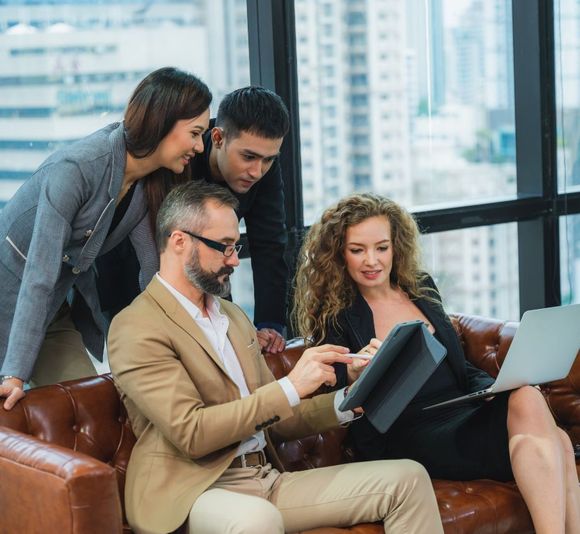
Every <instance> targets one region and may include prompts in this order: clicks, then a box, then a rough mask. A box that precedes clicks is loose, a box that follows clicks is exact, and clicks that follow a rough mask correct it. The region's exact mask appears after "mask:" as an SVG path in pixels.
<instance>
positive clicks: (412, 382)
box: [339, 321, 447, 433]
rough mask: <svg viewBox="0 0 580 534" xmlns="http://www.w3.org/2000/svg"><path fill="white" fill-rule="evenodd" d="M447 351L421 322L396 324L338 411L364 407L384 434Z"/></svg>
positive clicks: (370, 419)
mask: <svg viewBox="0 0 580 534" xmlns="http://www.w3.org/2000/svg"><path fill="white" fill-rule="evenodd" d="M446 354H447V350H446V349H445V347H444V346H443V345H442V344H441V343H439V341H437V340H436V339H435V338H434V337H433V336H432V335H431V333H430V332H429V330H428V329H427V326H426V325H425V324H424V323H423V322H422V321H409V322H406V323H399V324H397V325H396V326H395V327H394V328H393V329H392V330H391V332H390V334H389V336H388V337H387V339H385V340H384V341H383V343H382V344H381V346H380V347H379V349H378V351H377V353H376V354H375V356H374V357H373V359H372V360H371V363H370V364H369V365H368V366H367V367H366V369H365V370H364V371H363V372H362V373H361V375H360V377H359V378H358V380H357V381H356V382H355V383H354V384H353V385H352V386H351V387H350V389H349V392H348V395H347V396H346V398H345V399H344V400H343V401H342V403H341V404H340V406H339V410H341V411H346V410H352V409H353V408H357V407H359V406H362V408H363V409H364V411H365V415H366V417H367V418H368V420H369V421H370V422H371V423H372V425H373V426H374V427H375V428H376V429H377V430H378V431H379V432H381V433H385V432H386V431H387V430H388V429H389V427H390V426H391V425H392V424H393V423H394V422H395V420H396V419H397V417H399V415H400V414H401V412H402V411H403V410H404V409H405V407H406V406H407V405H408V404H409V402H410V401H411V400H412V399H413V397H414V396H415V395H416V394H417V393H418V392H419V390H420V389H421V387H422V386H423V384H425V382H426V381H427V379H428V378H429V377H430V376H431V375H432V374H433V372H434V371H435V369H437V366H438V365H439V364H440V363H441V361H442V360H443V358H444V357H445V355H446Z"/></svg>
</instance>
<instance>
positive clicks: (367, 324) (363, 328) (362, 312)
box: [345, 291, 376, 352]
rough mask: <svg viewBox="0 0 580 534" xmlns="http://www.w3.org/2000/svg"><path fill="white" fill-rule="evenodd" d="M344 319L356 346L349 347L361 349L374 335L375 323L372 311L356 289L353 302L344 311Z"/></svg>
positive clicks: (356, 349)
mask: <svg viewBox="0 0 580 534" xmlns="http://www.w3.org/2000/svg"><path fill="white" fill-rule="evenodd" d="M345 319H346V322H347V324H348V326H349V329H350V331H351V332H352V335H353V337H354V339H355V340H356V342H357V343H358V345H359V346H358V347H350V349H351V350H353V351H355V352H356V351H359V350H360V349H362V348H363V347H364V346H365V345H366V344H367V343H368V342H369V341H370V340H371V338H373V337H376V336H375V324H374V321H373V314H372V311H371V309H370V307H369V305H368V304H367V301H366V300H365V299H364V297H363V296H362V295H361V294H360V293H359V292H358V291H357V292H356V296H355V299H354V302H353V304H352V306H351V307H350V308H348V309H347V310H346V312H345Z"/></svg>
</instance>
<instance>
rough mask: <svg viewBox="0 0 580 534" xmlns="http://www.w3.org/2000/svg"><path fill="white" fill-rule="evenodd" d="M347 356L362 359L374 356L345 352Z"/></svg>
mask: <svg viewBox="0 0 580 534" xmlns="http://www.w3.org/2000/svg"><path fill="white" fill-rule="evenodd" d="M345 356H348V357H349V358H360V359H361V360H370V359H371V358H372V356H369V355H368V354H345Z"/></svg>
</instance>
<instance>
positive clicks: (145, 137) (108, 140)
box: [0, 67, 212, 409]
mask: <svg viewBox="0 0 580 534" xmlns="http://www.w3.org/2000/svg"><path fill="white" fill-rule="evenodd" d="M211 99H212V96H211V93H210V91H209V89H208V87H207V86H206V85H205V84H204V83H203V82H202V81H201V80H199V79H198V78H197V77H195V76H193V75H192V74H189V73H186V72H183V71H180V70H178V69H176V68H172V67H166V68H161V69H158V70H156V71H154V72H152V73H151V74H149V75H148V76H146V77H145V78H144V79H143V80H142V81H141V83H140V84H139V85H138V86H137V88H136V89H135V91H134V93H133V95H132V96H131V98H130V100H129V103H128V105H127V109H126V112H125V118H124V121H122V122H116V123H113V124H110V125H108V126H106V127H104V128H102V129H101V130H98V131H97V132H95V133H93V134H91V135H89V136H88V137H86V138H84V139H81V140H79V141H77V142H75V143H73V144H71V145H70V146H67V147H65V148H63V149H61V150H59V151H57V152H55V153H54V154H52V155H51V156H50V157H49V158H48V159H47V160H46V161H45V162H44V163H42V165H41V166H40V167H39V168H38V169H37V170H36V171H35V173H34V174H33V175H32V176H31V178H30V179H28V180H27V181H26V182H25V183H24V184H23V185H22V187H20V189H19V190H18V191H17V192H16V194H15V195H14V197H13V198H12V199H11V200H10V201H9V202H8V204H7V205H6V206H5V207H4V209H3V210H2V212H1V213H0V279H1V280H2V292H1V293H0V362H1V363H2V366H1V370H0V375H1V377H2V385H1V386H0V397H5V398H6V400H5V402H4V408H6V409H11V408H12V407H13V406H14V404H16V402H18V400H20V399H21V398H22V397H23V396H24V392H23V386H24V383H25V382H30V384H31V385H34V386H36V385H42V384H49V383H55V382H59V381H62V380H68V379H72V378H78V377H82V376H90V375H93V374H95V368H94V366H93V364H92V363H91V360H90V357H89V356H88V354H87V351H86V350H85V347H86V349H88V350H89V351H90V352H91V353H92V354H93V355H94V356H96V357H97V358H102V353H103V348H104V334H105V330H106V322H105V321H104V319H103V316H102V314H101V312H100V306H99V298H98V295H97V290H96V283H95V280H96V276H95V268H94V267H95V266H94V264H95V260H96V258H97V257H98V256H100V255H102V254H104V253H106V252H107V251H108V250H111V249H113V248H114V247H115V246H116V245H117V244H118V243H120V242H121V241H122V240H123V239H124V238H125V237H127V236H129V237H130V239H131V242H132V244H133V246H134V247H135V249H136V251H137V256H138V259H139V263H140V266H141V273H140V283H141V285H142V286H144V285H145V284H146V283H147V282H148V281H149V279H150V278H151V277H152V276H153V274H154V273H155V271H156V270H157V265H158V257H157V250H156V247H155V242H154V238H153V231H152V226H151V223H150V221H152V220H153V221H154V218H155V215H156V207H158V206H159V204H160V203H161V200H162V197H163V196H164V195H165V193H166V191H167V190H168V189H169V187H170V186H171V185H172V184H173V183H178V182H181V181H187V180H189V161H190V159H191V158H193V157H195V155H196V154H198V153H201V152H202V151H203V140H202V134H203V133H204V132H205V130H206V129H207V127H208V123H209V105H210V102H211ZM148 205H149V207H150V208H151V209H150V210H149V216H148ZM151 211H152V213H151ZM120 289H121V288H120Z"/></svg>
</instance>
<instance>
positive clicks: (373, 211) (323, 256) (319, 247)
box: [292, 193, 428, 344]
mask: <svg viewBox="0 0 580 534" xmlns="http://www.w3.org/2000/svg"><path fill="white" fill-rule="evenodd" d="M377 216H378V217H385V218H386V219H387V220H388V221H389V223H390V225H391V246H392V249H393V267H392V270H391V276H390V281H391V285H392V286H393V287H400V288H401V289H403V291H405V292H406V293H407V294H408V295H409V296H411V297H425V296H427V297H428V295H426V293H427V292H428V290H427V289H425V288H423V287H421V282H422V280H423V279H424V278H425V277H426V276H427V275H426V274H425V273H424V272H423V271H422V270H421V268H420V247H419V229H418V227H417V223H416V222H415V219H414V218H413V216H412V215H411V214H410V213H409V212H407V211H406V210H405V209H404V208H402V207H401V206H399V205H398V204H397V203H396V202H394V201H392V200H390V199H388V198H385V197H382V196H380V195H376V194H373V193H362V194H353V195H349V196H347V197H345V198H343V199H342V200H340V201H339V202H338V203H337V204H335V205H334V206H331V207H330V208H328V209H327V210H326V211H324V213H323V214H322V217H321V219H320V222H317V223H316V224H314V225H312V227H311V228H310V230H309V232H308V234H307V235H306V237H305V239H304V243H303V245H302V248H301V250H300V254H299V256H298V269H297V271H296V277H295V279H294V305H293V309H292V321H293V325H294V328H295V330H296V332H297V333H299V334H300V335H301V336H304V337H305V338H307V339H308V340H309V343H312V344H317V343H320V342H321V341H322V340H323V339H324V338H325V336H326V329H327V325H328V324H329V323H331V324H333V325H334V326H336V325H337V317H338V314H339V313H340V312H341V311H342V310H343V309H345V308H348V307H349V306H350V305H352V303H353V300H354V297H355V294H356V285H355V283H354V281H353V280H352V278H351V277H350V276H349V274H348V272H347V269H346V264H345V260H344V247H345V237H346V231H347V229H348V228H350V227H351V226H354V225H357V224H359V223H361V222H363V221H365V220H366V219H369V218H371V217H377Z"/></svg>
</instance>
